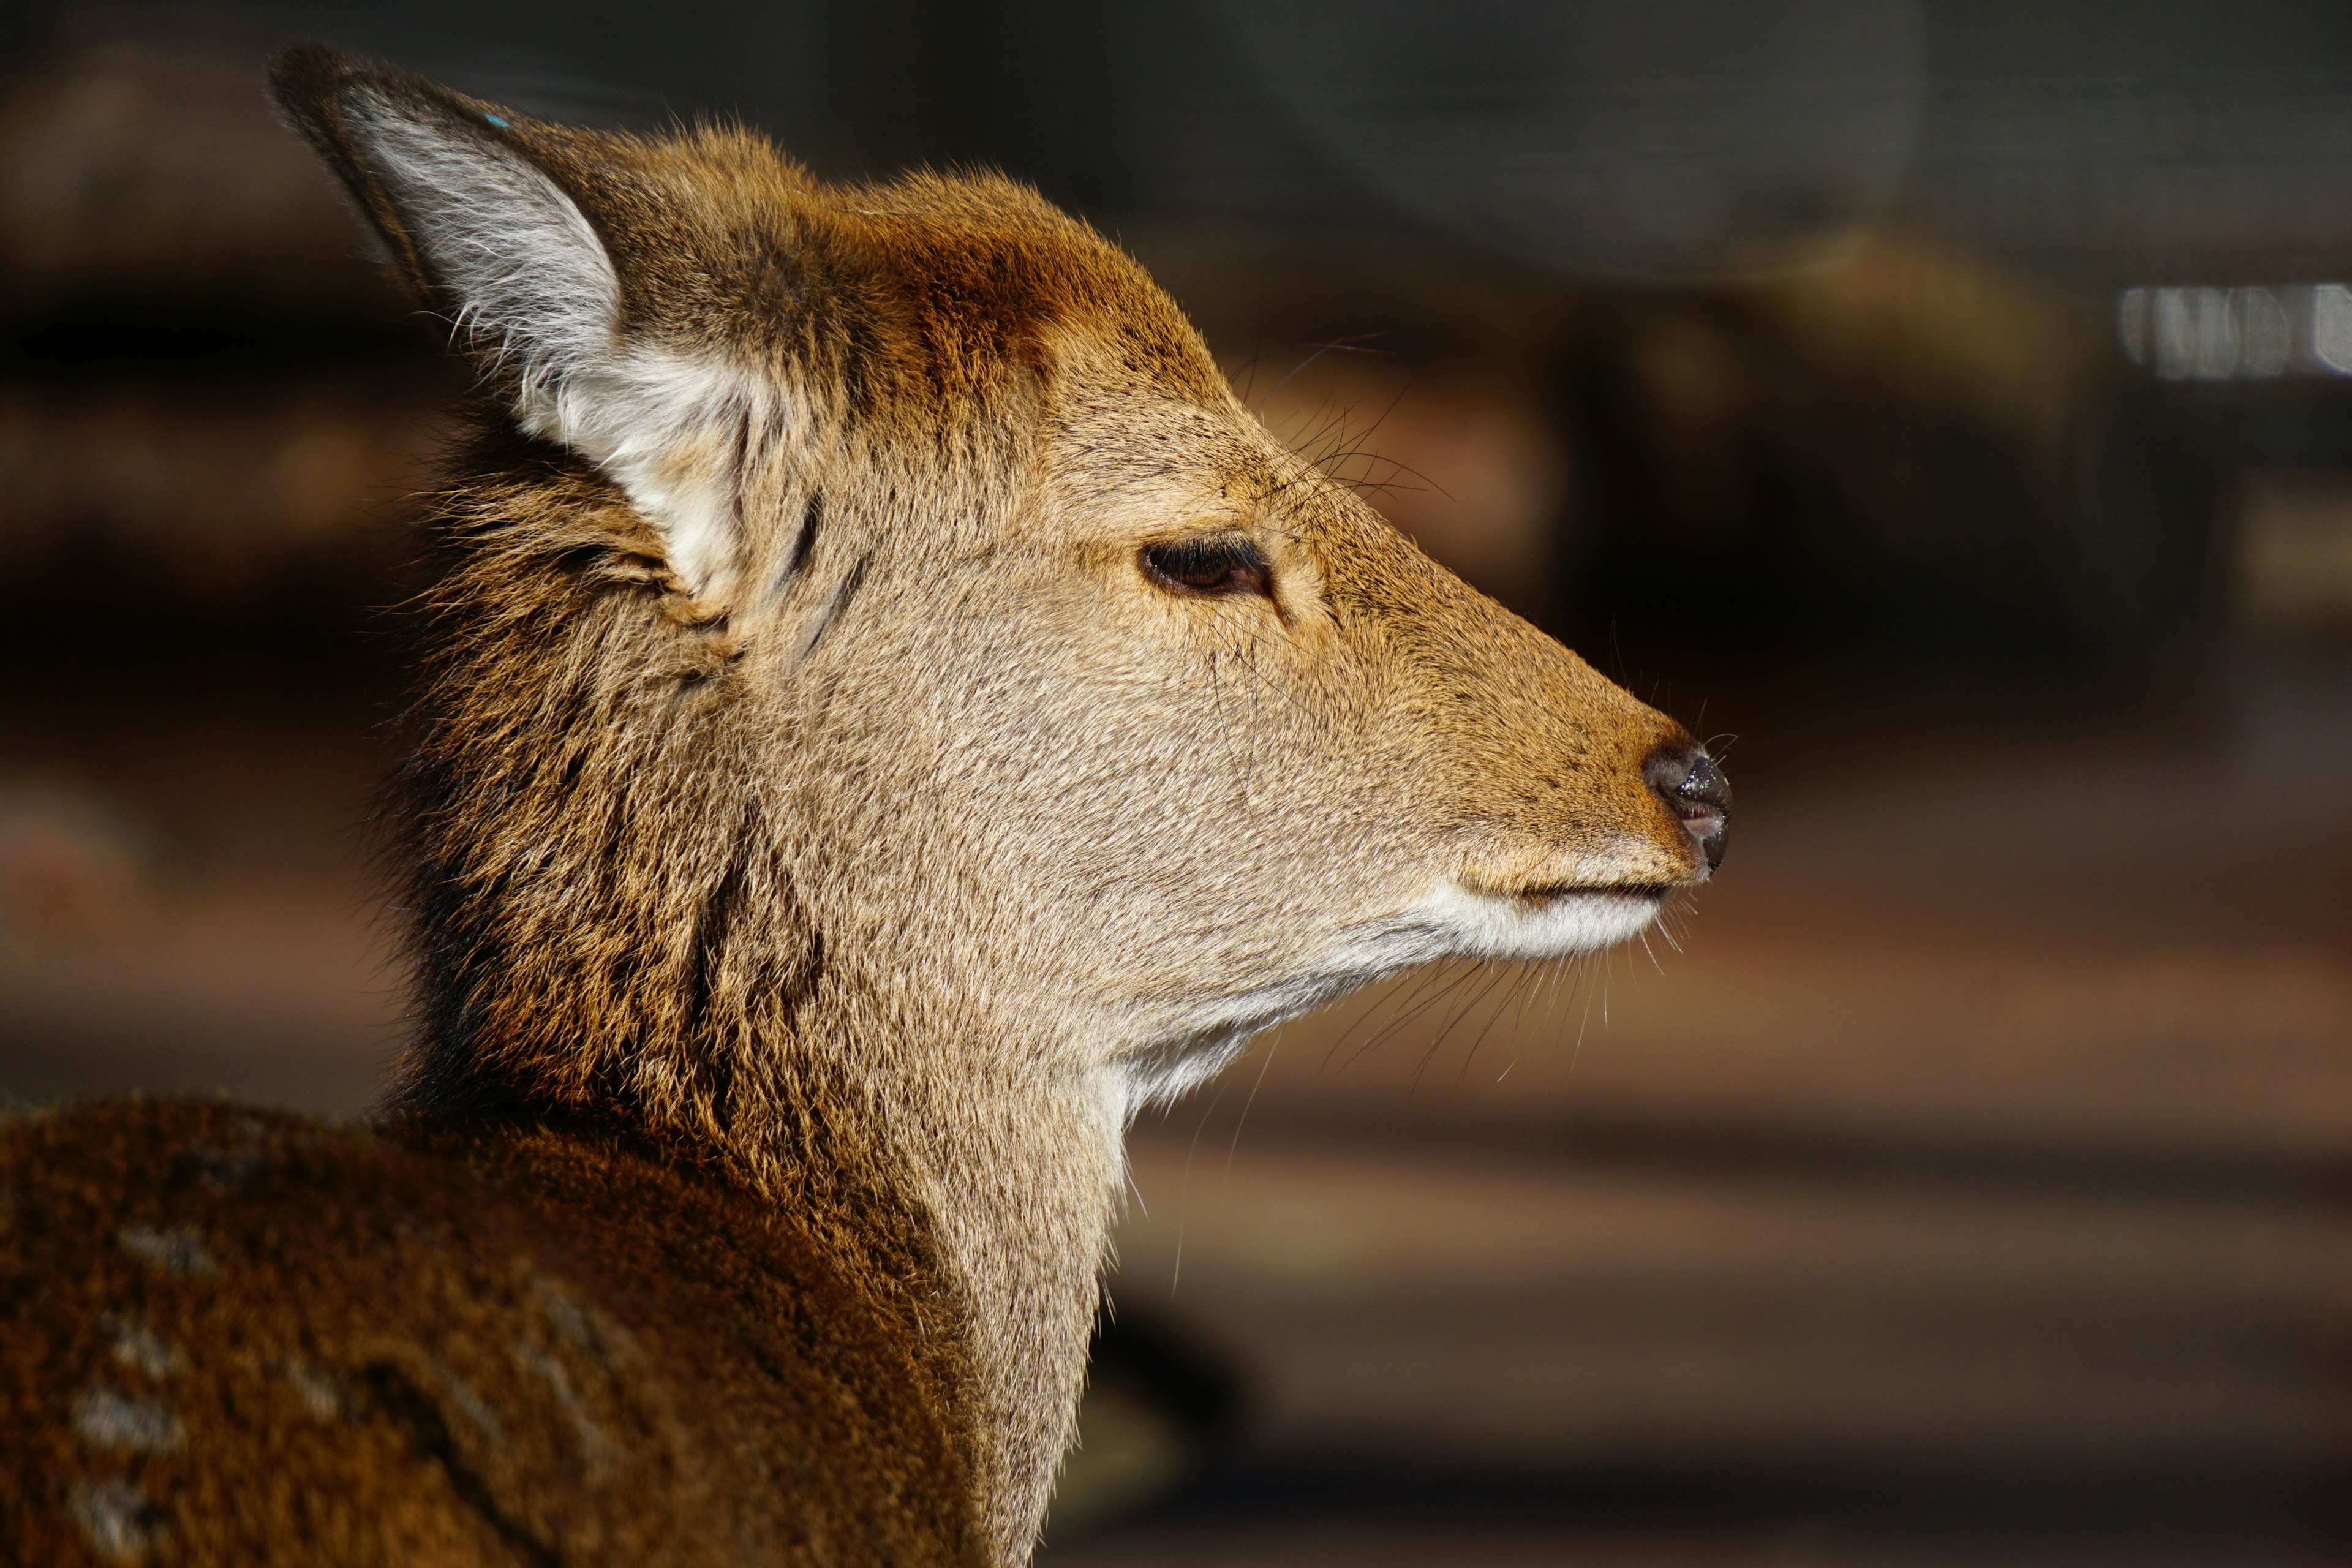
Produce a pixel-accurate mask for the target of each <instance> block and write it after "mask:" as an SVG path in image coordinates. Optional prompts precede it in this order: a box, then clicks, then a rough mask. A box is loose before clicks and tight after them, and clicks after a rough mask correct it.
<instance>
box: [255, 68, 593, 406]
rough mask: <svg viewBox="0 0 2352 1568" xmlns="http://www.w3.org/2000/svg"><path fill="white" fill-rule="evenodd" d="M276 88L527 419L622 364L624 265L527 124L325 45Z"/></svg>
mask: <svg viewBox="0 0 2352 1568" xmlns="http://www.w3.org/2000/svg"><path fill="white" fill-rule="evenodd" d="M270 86H271V89H272V90H273V92H274V93H275V95H276V97H277V99H278V104H279V105H280V107H282V108H283V109H284V110H285V111H286V113H287V115H288V117H289V119H291V120H292V121H294V123H295V125H296V126H297V127H298V128H299V130H300V131H301V132H303V134H304V135H305V136H307V137H308V138H309V139H310V142H311V144H312V145H313V146H315V147H317V148H318V149H319V151H320V153H322V154H323V155H324V156H325V157H326V159H327V162H328V163H330V164H331V166H332V167H333V168H334V169H335V172H336V173H337V174H341V176H342V177H343V180H344V183H345V184H348V185H350V186H351V187H352V194H353V195H355V196H357V197H358V198H359V201H360V203H361V205H362V206H363V207H364V208H365V209H366V211H367V213H368V216H369V217H370V218H372V219H373V221H374V223H375V226H376V227H377V228H378V230H380V231H381V232H382V233H383V237H384V239H385V242H386V243H387V244H388V245H390V246H391V247H392V251H393V254H394V258H396V259H397V260H398V261H399V263H400V265H401V267H402V269H403V270H404V271H405V272H406V273H408V275H409V277H410V279H411V280H412V281H413V282H414V283H415V285H416V286H417V287H418V288H419V289H420V290H421V291H423V292H424V293H425V295H426V297H427V298H428V299H430V300H432V301H433V302H434V303H435V304H436V306H438V307H439V308H440V309H441V310H442V311H443V312H444V313H445V314H446V315H447V316H448V317H449V319H450V320H451V321H453V322H454V323H456V325H457V327H458V329H459V330H460V331H461V332H462V333H463V334H464V336H465V339H466V341H467V343H468V345H469V346H470V347H472V348H474V349H475V350H476V351H477V352H478V353H483V354H485V355H486V357H488V359H489V360H490V362H491V363H492V364H493V365H494V367H495V368H496V369H498V370H499V371H500V372H501V373H503V374H507V375H509V376H510V377H511V378H512V380H513V383H514V385H515V388H516V395H517V402H518V404H519V405H520V408H521V409H522V410H523V411H524V412H525V413H526V415H528V413H529V411H530V409H531V407H532V405H534V404H537V403H539V402H541V401H542V400H543V399H544V398H545V396H546V395H547V394H548V392H549V390H550V389H551V387H553V386H556V385H559V384H562V383H563V382H565V381H567V380H569V379H571V378H572V377H573V376H574V375H576V374H578V373H579V372H580V371H582V370H583V369H585V368H586V367H587V366H589V365H590V364H592V363H594V362H595V361H596V360H597V359H599V358H600V357H601V356H603V355H604V354H606V353H609V352H610V350H611V348H612V346H613V342H614V336H615V334H616V331H617V330H618V325H619V318H620V309H621V288H620V280H619V278H618V276H617V275H616V273H615V272H614V266H613V261H612V258H611V257H610V256H609V255H608V254H607V252H606V250H605V247H604V241H603V240H602V239H601V238H600V237H598V235H597V233H596V230H595V228H594V226H593V225H591V224H590V223H589V221H588V217H587V215H586V214H584V213H583V212H582V210H581V208H580V205H579V203H578V202H576V201H575V200H573V199H572V195H570V194H569V193H567V192H566V191H565V190H564V189H563V188H562V186H561V185H560V184H557V183H556V181H555V179H554V178H553V177H552V176H551V174H549V173H548V171H547V170H546V168H545V167H544V166H542V165H541V163H540V162H539V161H538V160H537V159H535V158H534V157H533V156H532V155H531V154H530V151H529V150H528V149H527V148H526V146H525V145H524V143H523V142H522V141H521V139H520V137H519V136H518V135H517V134H516V133H515V130H514V127H515V124H516V121H517V120H518V119H520V117H519V116H515V115H512V114H510V113H508V112H505V111H502V110H498V109H497V108H495V107H494V106H492V105H488V104H483V103H478V102H476V101H475V100H472V99H468V98H466V97H463V96H462V95H460V94H457V93H455V92H451V91H450V90H448V89H446V88H443V87H439V86H436V85H435V84H433V83H431V82H428V81H425V80H424V79H421V78H418V77H415V76H411V75H409V74H408V73H406V72H404V71H397V70H394V69H392V68H389V67H384V66H379V65H375V64H373V62H367V61H362V60H358V59H356V58H352V57H349V56H344V55H339V54H337V53H336V52H335V51H333V50H331V49H329V48H326V47H323V46H320V45H318V44H297V45H294V46H292V47H289V48H287V49H284V50H282V51H280V52H279V54H278V58H276V60H274V61H273V62H272V64H271V68H270Z"/></svg>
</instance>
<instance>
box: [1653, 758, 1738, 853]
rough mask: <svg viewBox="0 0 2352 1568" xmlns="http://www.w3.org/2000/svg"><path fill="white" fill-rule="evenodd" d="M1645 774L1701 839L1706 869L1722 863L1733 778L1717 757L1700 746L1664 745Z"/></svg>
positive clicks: (1670, 808) (1687, 827)
mask: <svg viewBox="0 0 2352 1568" xmlns="http://www.w3.org/2000/svg"><path fill="white" fill-rule="evenodd" d="M1642 776H1643V778H1645V779H1647V780H1649V781H1650V787H1651V788H1652V789H1654V790H1656V791H1657V792H1658V798H1659V799H1660V800H1663V801H1664V802H1665V803H1666V809H1667V810H1669V811H1671V812H1673V813H1674V814H1675V816H1678V817H1680V818H1681V819H1682V825H1683V827H1684V828H1685V831H1687V832H1688V833H1689V834H1690V836H1691V837H1692V838H1693V839H1695V840H1696V841H1697V844H1698V847H1699V852H1700V853H1701V854H1703V855H1705V856H1706V868H1707V869H1708V870H1710V871H1712V870H1714V869H1715V868H1717V866H1720V865H1722V864H1723V847H1724V844H1725V843H1726V842H1727V840H1728V839H1729V838H1730V837H1731V781H1730V780H1729V779H1727V778H1725V777H1724V776H1723V770H1722V769H1721V768H1718V767H1717V766H1716V765H1715V759H1714V758H1713V757H1710V756H1708V755H1707V754H1706V752H1704V751H1702V750H1701V749H1699V748H1698V747H1696V746H1661V747H1660V748H1658V750H1656V751H1654V752H1651V753H1650V760H1649V761H1648V762H1647V763H1643V765H1642Z"/></svg>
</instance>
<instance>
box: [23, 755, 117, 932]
mask: <svg viewBox="0 0 2352 1568" xmlns="http://www.w3.org/2000/svg"><path fill="white" fill-rule="evenodd" d="M155 880H156V853H155V846H154V843H153V835H152V832H151V831H147V830H142V827H141V826H140V825H139V824H138V823H137V822H136V821H135V820H134V818H133V816H132V815H131V813H130V812H129V811H127V810H126V809H124V807H123V806H122V805H121V803H119V802H116V801H111V800H109V799H107V798H106V797H105V796H104V795H101V794H100V792H98V791H96V790H94V789H91V788H89V787H88V786H86V785H77V784H73V783H70V782H68V781H67V780H64V779H59V778H44V777H41V776H39V775H37V774H30V773H20V774H0V934H5V937H6V938H7V940H9V941H12V942H29V943H36V944H45V943H49V942H76V941H80V940H85V939H93V938H105V937H110V936H114V935H117V934H119V933H121V931H123V930H124V929H125V928H127V927H129V926H131V924H133V923H134V922H136V921H140V920H141V919H142V918H144V917H146V916H147V915H149V914H150V913H152V906H153V901H154V898H155V894H156V888H155Z"/></svg>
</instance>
